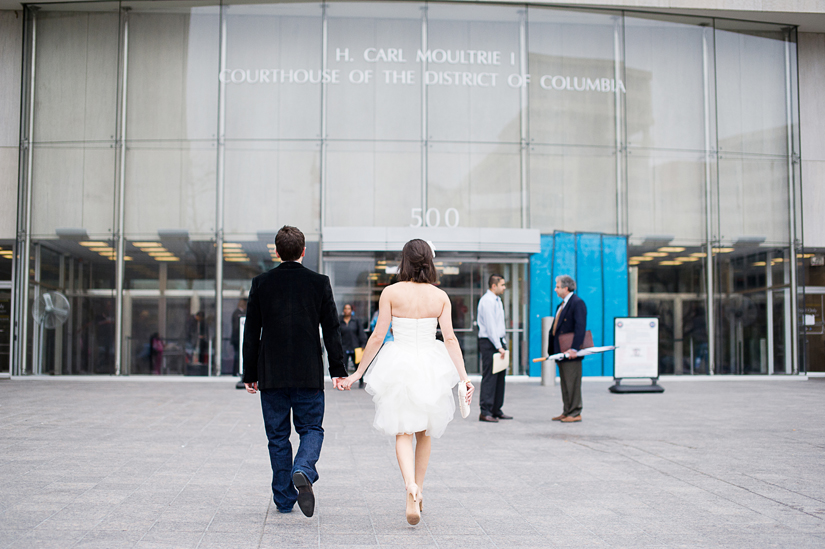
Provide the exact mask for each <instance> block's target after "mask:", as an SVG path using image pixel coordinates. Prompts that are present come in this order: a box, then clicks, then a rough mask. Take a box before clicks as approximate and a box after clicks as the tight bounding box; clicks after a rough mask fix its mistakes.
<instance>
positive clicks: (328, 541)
mask: <svg viewBox="0 0 825 549" xmlns="http://www.w3.org/2000/svg"><path fill="white" fill-rule="evenodd" d="M327 545H378V542H377V540H376V539H375V534H373V533H371V532H370V533H368V534H367V533H365V534H325V533H323V532H321V547H325V546H327Z"/></svg>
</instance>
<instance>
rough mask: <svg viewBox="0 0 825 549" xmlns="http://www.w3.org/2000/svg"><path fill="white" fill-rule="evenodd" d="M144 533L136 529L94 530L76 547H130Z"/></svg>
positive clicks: (87, 533) (84, 536)
mask: <svg viewBox="0 0 825 549" xmlns="http://www.w3.org/2000/svg"><path fill="white" fill-rule="evenodd" d="M143 534H144V533H143V532H136V531H134V530H92V531H90V532H86V533H85V534H84V535H83V537H82V538H80V539H79V540H78V542H77V545H75V546H74V547H107V546H108V547H129V546H130V545H134V544H135V543H137V542H138V541H140V539H141V538H142V537H143Z"/></svg>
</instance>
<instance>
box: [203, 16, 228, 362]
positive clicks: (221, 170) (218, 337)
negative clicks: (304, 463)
mask: <svg viewBox="0 0 825 549" xmlns="http://www.w3.org/2000/svg"><path fill="white" fill-rule="evenodd" d="M225 11H226V7H225V6H221V7H220V8H219V14H218V17H219V19H220V67H219V69H218V70H219V72H218V74H223V71H224V69H226V17H225ZM225 157H226V82H224V81H223V79H222V78H218V159H217V162H218V164H217V167H216V168H215V175H216V179H217V180H216V183H215V246H216V249H215V346H214V349H215V354H214V359H215V364H214V365H213V364H212V362H210V363H209V364H208V365H207V371H208V374H209V375H210V376H211V375H212V369H213V368H214V367H215V366H217V374H216V375H221V370H222V369H223V352H222V351H223V241H224V234H223V229H224V219H223V218H224V215H223V207H224V196H223V195H224V192H223V191H224V181H225V176H226V166H225Z"/></svg>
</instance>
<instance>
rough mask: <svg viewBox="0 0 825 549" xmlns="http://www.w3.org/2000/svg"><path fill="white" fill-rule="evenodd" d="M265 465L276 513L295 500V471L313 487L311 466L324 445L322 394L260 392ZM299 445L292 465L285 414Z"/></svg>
mask: <svg viewBox="0 0 825 549" xmlns="http://www.w3.org/2000/svg"><path fill="white" fill-rule="evenodd" d="M261 409H262V410H263V414H264V426H265V427H266V437H267V438H268V439H269V461H270V462H271V464H272V498H273V500H274V501H275V506H276V507H278V510H279V511H284V512H285V511H289V510H292V507H293V506H294V505H295V502H296V501H297V499H298V492H297V490H296V489H295V486H293V484H292V475H293V474H295V472H296V471H301V472H302V473H304V474H305V475H306V476H307V478H308V479H309V481H310V482H312V483H313V484H314V483H315V481H317V480H318V472H317V471H316V470H315V464H316V463H317V462H318V456H319V455H320V454H321V444H323V442H324V428H323V427H322V423H323V421H324V391H323V390H321V389H266V390H262V391H261ZM290 410H292V423H293V424H294V425H295V431H296V432H297V433H298V434H299V435H300V437H301V442H300V445H299V446H298V453H297V454H295V462H294V463H293V461H292V444H291V443H290V442H289V435H290V434H291V433H292V429H291V427H290V424H289V415H290V414H289V412H290Z"/></svg>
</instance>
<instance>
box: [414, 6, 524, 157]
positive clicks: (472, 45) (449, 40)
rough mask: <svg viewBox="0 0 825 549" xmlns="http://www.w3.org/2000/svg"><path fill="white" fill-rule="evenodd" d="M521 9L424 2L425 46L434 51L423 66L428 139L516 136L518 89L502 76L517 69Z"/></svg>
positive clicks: (479, 139)
mask: <svg viewBox="0 0 825 549" xmlns="http://www.w3.org/2000/svg"><path fill="white" fill-rule="evenodd" d="M522 9H523V8H520V7H509V6H507V7H505V6H486V5H475V6H473V7H472V9H471V10H468V9H466V8H465V6H460V5H454V4H446V3H440V2H433V3H430V4H429V5H428V7H427V46H428V49H429V51H430V52H432V54H433V55H432V58H431V62H429V63H428V66H427V70H428V72H429V73H430V75H429V80H428V81H429V82H432V84H430V85H428V86H427V112H428V122H427V124H428V129H429V135H428V136H427V137H428V139H433V140H436V141H459V142H466V141H472V142H486V143H496V142H507V143H518V142H519V139H520V127H521V126H520V112H521V103H520V90H519V87H518V86H517V85H516V86H511V85H509V84H508V82H507V77H508V76H509V75H511V74H516V75H518V73H519V72H520V70H519V68H518V62H519V51H520V46H519V21H520V18H521V16H520V11H521V10H522ZM470 51H472V52H474V54H475V55H474V56H471V55H470V53H469V52H470ZM461 52H464V53H463V54H462V53H461ZM478 52H481V53H483V55H479V54H478ZM493 75H495V76H493ZM494 79H495V80H494Z"/></svg>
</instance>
